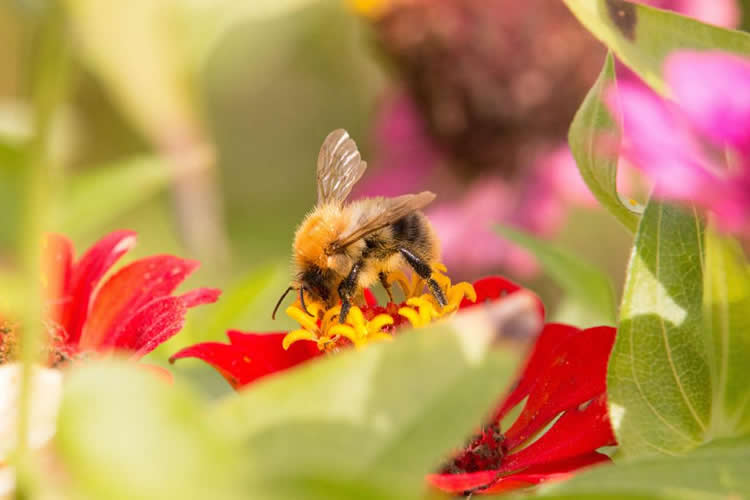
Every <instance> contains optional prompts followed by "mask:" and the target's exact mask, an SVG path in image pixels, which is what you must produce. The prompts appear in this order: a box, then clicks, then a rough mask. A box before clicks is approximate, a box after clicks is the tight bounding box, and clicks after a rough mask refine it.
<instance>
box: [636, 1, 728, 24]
mask: <svg viewBox="0 0 750 500" xmlns="http://www.w3.org/2000/svg"><path fill="white" fill-rule="evenodd" d="M634 1H635V2H636V3H642V4H646V5H650V6H652V7H657V8H659V9H666V10H671V11H674V12H677V13H678V14H682V15H684V16H688V17H692V18H695V19H697V20H699V21H703V22H704V23H708V24H715V25H716V26H722V27H724V28H736V27H737V26H738V25H739V23H740V18H741V15H740V7H739V5H738V3H737V0H634Z"/></svg>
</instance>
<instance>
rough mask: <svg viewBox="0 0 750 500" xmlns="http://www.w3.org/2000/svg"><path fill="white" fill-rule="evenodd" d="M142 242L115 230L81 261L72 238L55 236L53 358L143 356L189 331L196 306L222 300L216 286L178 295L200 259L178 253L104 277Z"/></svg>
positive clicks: (48, 264)
mask: <svg viewBox="0 0 750 500" xmlns="http://www.w3.org/2000/svg"><path fill="white" fill-rule="evenodd" d="M135 240H136V236H135V233H134V232H132V231H115V232H113V233H111V234H108V235H107V236H105V237H104V238H102V239H101V240H99V241H98V242H96V243H95V244H94V245H93V246H92V247H91V248H89V250H88V251H87V252H86V253H85V254H83V255H82V256H81V257H80V258H79V259H78V260H77V261H75V262H74V261H73V245H72V244H71V242H70V240H68V239H67V238H66V237H64V236H61V235H56V234H53V235H49V236H48V238H47V241H46V246H45V249H44V269H43V279H44V280H45V281H44V285H45V289H46V296H47V304H48V310H47V311H46V313H47V314H46V319H47V325H46V326H47V329H48V330H49V331H50V332H51V334H52V338H53V344H54V345H53V359H52V360H51V362H52V363H53V364H54V363H56V362H58V361H60V360H62V359H67V358H69V357H73V356H76V355H78V354H80V353H82V352H87V351H97V352H100V353H106V352H111V351H114V350H119V351H127V352H129V353H131V356H132V357H133V358H140V357H141V356H143V355H145V354H147V353H149V352H151V351H152V350H153V349H154V348H156V347H157V346H158V345H159V344H161V343H162V342H164V341H166V340H168V339H169V338H171V337H172V336H173V335H174V334H176V333H177V332H179V331H180V329H182V326H183V324H184V322H185V313H186V312H187V310H188V309H189V308H191V307H194V306H197V305H200V304H207V303H211V302H214V301H216V299H217V298H218V296H219V294H220V291H219V290H216V289H211V288H199V289H196V290H193V291H191V292H187V293H185V294H183V295H177V296H174V295H172V292H173V291H174V290H175V288H177V286H178V285H179V284H180V283H181V282H182V281H183V280H184V279H185V278H186V277H187V276H188V275H189V274H190V273H191V272H192V271H194V270H195V269H196V268H197V267H198V265H199V264H198V262H196V261H193V260H186V259H181V258H179V257H174V256H171V255H155V256H152V257H146V258H143V259H139V260H136V261H134V262H132V263H130V264H128V265H127V266H125V267H123V268H121V269H120V270H119V271H117V272H116V273H114V274H113V275H112V276H110V277H109V278H108V279H107V280H106V281H104V282H103V283H100V282H101V281H102V278H103V277H104V275H105V274H106V273H107V272H109V270H110V269H111V268H112V266H113V265H114V263H115V262H116V261H117V260H118V259H119V258H120V257H121V256H122V255H123V254H125V253H126V252H127V251H128V250H130V249H131V248H133V246H134V245H135Z"/></svg>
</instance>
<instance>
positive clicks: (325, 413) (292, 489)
mask: <svg viewBox="0 0 750 500" xmlns="http://www.w3.org/2000/svg"><path fill="white" fill-rule="evenodd" d="M528 299H529V300H528V304H526V305H525V306H524V308H525V311H524V313H523V314H524V317H525V318H527V319H528V318H534V317H535V316H534V313H533V300H531V298H530V297H528ZM484 314H485V313H484V312H483V311H476V312H475V313H473V314H472V313H471V312H469V313H467V314H463V315H461V316H462V317H461V318H459V317H457V318H456V319H455V320H454V321H452V322H451V323H447V324H446V323H443V324H440V325H436V326H433V327H430V328H425V329H420V330H414V331H410V332H405V333H403V334H401V335H400V336H399V337H398V338H397V339H396V340H395V341H393V342H388V343H381V344H375V345H368V346H367V348H365V349H363V350H360V351H349V352H344V353H340V354H338V355H335V356H332V357H329V358H328V359H322V360H316V361H312V362H309V363H306V364H304V365H302V366H301V367H299V368H297V369H295V370H293V371H291V372H288V373H286V374H284V375H283V376H276V377H272V378H270V379H266V380H265V381H262V382H260V383H258V384H256V385H254V386H251V387H248V388H246V389H245V390H244V391H243V392H241V393H240V394H238V395H237V396H235V397H230V398H227V399H226V400H225V401H223V402H221V403H220V404H219V405H218V406H217V408H216V412H215V415H214V417H215V418H216V419H217V421H225V422H226V423H225V424H224V425H225V426H227V427H231V428H233V429H234V432H235V433H236V436H237V438H238V439H241V440H243V441H244V442H245V443H246V445H247V446H248V447H249V448H250V449H254V450H257V452H258V453H259V454H260V455H259V463H260V465H259V467H260V469H259V470H258V480H259V481H261V482H262V483H261V484H262V485H263V487H264V488H266V489H268V491H273V492H274V494H275V495H281V496H283V497H286V498H328V491H327V490H325V489H323V486H325V485H328V486H330V483H331V482H334V483H335V484H339V485H346V484H354V483H360V482H363V481H364V482H365V483H366V484H369V485H370V486H371V487H372V488H374V491H380V492H381V493H380V494H379V495H376V496H375V497H376V498H404V497H407V498H411V497H413V496H414V495H416V494H417V493H418V492H419V491H421V490H422V489H423V488H424V486H425V480H424V475H425V474H426V473H429V472H431V471H434V470H435V469H436V468H437V467H438V466H439V464H440V462H441V461H442V460H443V459H444V458H445V457H446V455H447V453H448V452H449V450H451V449H453V448H455V447H457V446H459V445H461V443H462V442H463V440H464V439H465V438H466V437H467V436H468V435H469V434H471V432H472V431H473V430H474V429H476V428H477V426H478V425H480V424H481V423H482V419H483V417H485V416H486V415H487V413H488V411H489V410H490V409H491V408H492V407H493V406H494V405H495V404H497V403H498V400H499V397H500V395H501V394H502V392H503V391H504V390H505V389H506V387H507V386H508V384H509V382H510V380H509V376H510V375H511V373H513V365H514V364H515V363H514V362H513V361H511V360H512V359H513V358H515V357H517V356H512V355H510V354H509V353H507V352H502V351H496V350H491V349H490V348H491V342H492V340H491V339H492V337H493V335H494V333H495V332H496V330H494V329H493V328H488V326H489V325H488V324H486V323H485V322H484V321H477V320H476V318H477V317H478V316H477V315H484ZM538 326H540V325H538ZM493 330H494V331H493ZM501 331H502V327H501Z"/></svg>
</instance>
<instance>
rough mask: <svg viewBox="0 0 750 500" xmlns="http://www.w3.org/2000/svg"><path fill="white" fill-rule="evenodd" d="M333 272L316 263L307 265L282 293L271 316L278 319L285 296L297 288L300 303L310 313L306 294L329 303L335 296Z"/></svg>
mask: <svg viewBox="0 0 750 500" xmlns="http://www.w3.org/2000/svg"><path fill="white" fill-rule="evenodd" d="M332 274H333V273H331V271H328V270H326V271H324V270H322V269H321V268H320V267H318V266H315V265H310V266H306V267H305V268H304V270H303V271H302V272H300V273H299V275H298V276H297V279H296V280H295V281H294V282H292V284H291V285H290V286H289V288H287V289H286V291H285V292H284V293H283V294H282V295H281V297H280V298H279V301H278V302H277V303H276V307H274V309H273V314H272V315H271V318H273V319H276V311H277V310H278V309H279V306H280V305H281V302H282V301H283V300H284V297H286V296H287V294H288V293H289V292H291V291H292V290H296V291H297V292H298V293H299V301H300V305H301V306H302V309H304V311H305V312H306V313H307V314H310V312H309V311H308V310H307V305H306V303H305V296H307V297H308V298H312V299H313V300H318V301H320V302H324V303H326V304H329V303H330V301H331V299H332V298H333V295H332V293H331V286H332V281H333V276H332Z"/></svg>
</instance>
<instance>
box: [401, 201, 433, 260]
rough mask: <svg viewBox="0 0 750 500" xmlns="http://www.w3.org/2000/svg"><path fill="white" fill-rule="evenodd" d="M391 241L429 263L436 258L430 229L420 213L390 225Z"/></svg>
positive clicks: (412, 214) (411, 214)
mask: <svg viewBox="0 0 750 500" xmlns="http://www.w3.org/2000/svg"><path fill="white" fill-rule="evenodd" d="M391 231H392V232H393V239H394V240H395V241H396V242H397V243H398V244H399V245H401V246H404V247H406V248H408V249H410V250H412V251H414V252H415V253H417V254H418V255H420V257H421V258H423V259H426V260H428V261H431V260H432V259H434V258H436V257H437V256H436V255H435V250H436V249H435V248H434V245H433V241H434V238H433V236H432V227H430V223H429V221H428V220H427V218H426V217H425V216H424V214H422V213H421V212H413V213H410V214H409V215H406V216H404V217H402V218H400V219H399V220H397V221H396V222H394V223H393V224H391Z"/></svg>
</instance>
